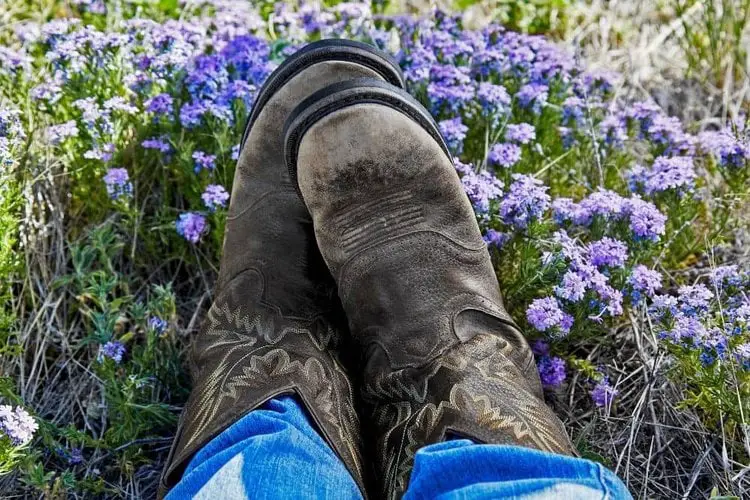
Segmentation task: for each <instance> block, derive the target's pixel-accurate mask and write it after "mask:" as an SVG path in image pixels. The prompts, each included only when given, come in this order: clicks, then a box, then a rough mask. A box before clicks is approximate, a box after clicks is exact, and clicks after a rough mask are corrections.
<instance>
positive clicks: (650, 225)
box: [624, 195, 667, 241]
mask: <svg viewBox="0 0 750 500" xmlns="http://www.w3.org/2000/svg"><path fill="white" fill-rule="evenodd" d="M624 213H625V214H626V215H627V217H628V220H629V221H630V230H631V231H633V234H635V235H636V236H637V237H638V238H642V239H645V240H651V241H656V240H658V239H659V237H660V236H661V235H663V234H664V231H665V224H666V222H667V216H666V215H664V214H663V213H661V212H660V211H659V209H658V208H656V205H654V204H653V203H651V202H648V201H644V200H642V199H640V198H639V197H638V196H636V195H634V196H632V197H631V198H629V199H628V200H626V201H625V203H624Z"/></svg>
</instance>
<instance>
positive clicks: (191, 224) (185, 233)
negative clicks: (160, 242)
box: [175, 212, 208, 243]
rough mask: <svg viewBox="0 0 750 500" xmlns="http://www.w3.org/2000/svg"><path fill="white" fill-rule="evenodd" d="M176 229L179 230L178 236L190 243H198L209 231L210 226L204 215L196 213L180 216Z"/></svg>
mask: <svg viewBox="0 0 750 500" xmlns="http://www.w3.org/2000/svg"><path fill="white" fill-rule="evenodd" d="M175 228H176V229H177V234H179V235H180V236H182V237H183V238H185V239H186V240H188V241H189V242H190V243H198V242H199V241H200V239H201V236H203V234H204V233H205V232H206V230H207V229H208V225H207V224H206V218H205V217H204V216H203V215H201V214H199V213H196V212H188V213H184V214H180V217H179V218H178V219H177V222H175Z"/></svg>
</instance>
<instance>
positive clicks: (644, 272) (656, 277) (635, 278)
mask: <svg viewBox="0 0 750 500" xmlns="http://www.w3.org/2000/svg"><path fill="white" fill-rule="evenodd" d="M661 281H662V275H661V273H660V272H659V271H655V270H653V269H649V268H648V267H646V266H644V265H643V264H638V265H637V266H634V267H633V271H632V273H631V274H630V277H628V284H629V285H630V286H631V288H632V292H631V295H632V297H633V300H634V301H635V302H638V301H639V300H640V298H641V295H642V294H643V295H646V296H647V297H653V296H654V295H655V294H656V290H658V289H659V288H661Z"/></svg>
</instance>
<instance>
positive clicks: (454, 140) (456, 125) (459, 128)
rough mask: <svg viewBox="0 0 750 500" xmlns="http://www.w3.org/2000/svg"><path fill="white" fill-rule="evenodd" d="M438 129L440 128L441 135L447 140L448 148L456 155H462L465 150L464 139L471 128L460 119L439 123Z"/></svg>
mask: <svg viewBox="0 0 750 500" xmlns="http://www.w3.org/2000/svg"><path fill="white" fill-rule="evenodd" d="M438 127H440V133H441V134H442V135H443V137H444V138H445V143H446V144H447V145H448V148H450V150H451V151H452V152H453V153H454V154H456V155H460V154H461V152H462V151H463V148H464V139H465V138H466V132H468V131H469V127H467V126H466V125H464V124H463V123H462V122H461V118H460V117H457V118H451V119H450V120H443V121H441V122H440V123H438Z"/></svg>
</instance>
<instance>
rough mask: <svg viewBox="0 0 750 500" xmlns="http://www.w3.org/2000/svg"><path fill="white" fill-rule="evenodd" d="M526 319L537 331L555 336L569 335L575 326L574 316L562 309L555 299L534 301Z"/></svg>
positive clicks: (527, 311)
mask: <svg viewBox="0 0 750 500" xmlns="http://www.w3.org/2000/svg"><path fill="white" fill-rule="evenodd" d="M526 319H527V321H528V322H529V324H530V325H531V326H532V327H534V328H535V329H536V330H537V331H540V332H546V333H548V334H553V335H554V334H562V335H563V336H564V335H567V334H568V333H569V332H570V328H571V326H573V318H572V316H570V315H569V314H567V313H565V312H563V310H562V309H560V304H559V303H558V302H557V299H555V298H554V297H545V298H542V299H534V301H533V302H532V303H531V304H530V305H529V307H528V308H527V309H526Z"/></svg>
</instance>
